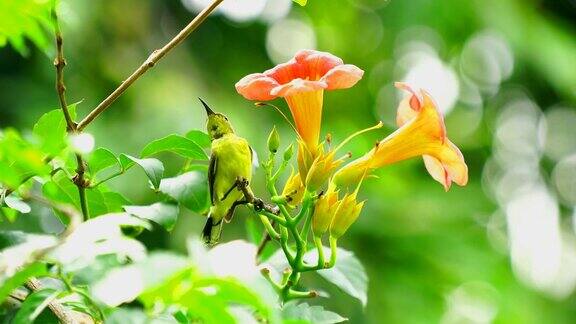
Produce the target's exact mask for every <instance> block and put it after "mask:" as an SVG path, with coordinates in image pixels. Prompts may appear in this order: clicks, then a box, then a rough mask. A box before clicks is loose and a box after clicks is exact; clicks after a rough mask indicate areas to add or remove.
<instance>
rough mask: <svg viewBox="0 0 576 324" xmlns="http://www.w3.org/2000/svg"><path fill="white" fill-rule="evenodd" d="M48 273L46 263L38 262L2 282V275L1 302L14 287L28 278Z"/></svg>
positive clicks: (0, 281)
mask: <svg viewBox="0 0 576 324" xmlns="http://www.w3.org/2000/svg"><path fill="white" fill-rule="evenodd" d="M47 273H48V270H47V269H46V265H45V264H43V263H39V262H36V263H33V264H31V265H29V266H26V267H24V268H23V269H21V270H20V271H18V272H17V273H16V274H14V275H13V276H11V277H10V278H8V279H7V280H5V281H4V282H2V280H1V277H0V303H2V302H3V301H4V300H5V299H6V297H8V295H10V293H11V292H12V291H13V290H14V289H16V288H17V287H19V286H21V285H23V284H24V283H25V282H26V281H27V280H28V278H30V277H38V276H43V275H45V274H47Z"/></svg>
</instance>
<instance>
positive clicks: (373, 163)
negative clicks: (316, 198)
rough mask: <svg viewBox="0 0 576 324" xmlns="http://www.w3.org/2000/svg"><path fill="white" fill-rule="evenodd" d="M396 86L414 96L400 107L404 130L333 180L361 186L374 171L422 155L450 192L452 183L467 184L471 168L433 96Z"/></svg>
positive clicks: (408, 98) (390, 137)
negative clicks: (450, 133) (447, 131)
mask: <svg viewBox="0 0 576 324" xmlns="http://www.w3.org/2000/svg"><path fill="white" fill-rule="evenodd" d="M396 87H398V88H399V89H403V90H406V91H408V92H409V93H410V95H409V96H408V97H406V98H405V99H404V100H402V102H401V103H400V106H399V107H398V115H397V118H396V121H397V123H398V125H399V126H401V127H400V128H399V129H398V130H396V131H395V132H394V133H392V134H390V135H389V136H388V137H386V138H385V139H383V140H382V141H380V142H378V143H377V145H376V147H375V148H374V149H372V150H371V151H370V152H368V153H367V154H365V155H364V156H362V157H360V158H358V159H356V160H355V161H353V162H351V163H349V164H348V165H346V166H345V167H343V168H342V169H340V170H338V172H336V174H335V175H334V178H333V181H334V182H335V183H336V184H339V185H351V184H357V183H359V182H360V181H361V180H362V178H363V177H364V176H365V175H366V174H367V173H369V172H370V171H371V170H373V169H376V168H379V167H382V166H385V165H388V164H392V163H395V162H398V161H402V160H406V159H409V158H412V157H416V156H420V155H421V156H423V158H424V163H425V166H426V169H427V170H428V172H429V173H430V175H431V176H432V177H433V178H434V179H435V180H436V181H438V182H440V183H441V184H442V185H443V186H444V189H445V190H448V189H450V185H451V184H452V182H454V183H456V184H458V185H460V186H463V185H466V183H467V182H468V167H467V166H466V163H465V162H464V157H463V156H462V153H460V150H459V149H458V148H457V147H456V145H454V144H453V143H452V142H450V140H449V139H448V138H447V136H446V128H445V126H444V119H443V118H442V115H441V114H440V112H438V109H437V108H436V105H435V104H434V101H433V100H432V98H431V97H430V95H429V94H428V93H427V92H425V91H423V90H422V91H420V93H419V94H418V93H416V92H415V91H413V90H412V89H411V88H410V87H409V86H408V85H406V84H404V83H396Z"/></svg>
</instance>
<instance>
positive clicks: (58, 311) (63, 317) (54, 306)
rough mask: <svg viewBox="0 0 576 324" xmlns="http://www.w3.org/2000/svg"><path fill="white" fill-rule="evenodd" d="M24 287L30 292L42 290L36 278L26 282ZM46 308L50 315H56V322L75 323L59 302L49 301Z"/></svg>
mask: <svg viewBox="0 0 576 324" xmlns="http://www.w3.org/2000/svg"><path fill="white" fill-rule="evenodd" d="M26 287H28V289H30V290H32V291H38V290H41V289H43V288H44V287H43V285H42V283H40V281H39V280H38V279H36V278H30V279H28V282H26ZM48 308H50V310H51V311H52V313H54V315H56V317H58V320H59V321H60V322H61V323H62V324H74V323H77V322H76V320H75V318H74V316H72V314H70V313H68V311H67V310H66V308H65V307H64V306H62V304H60V302H58V301H57V300H53V301H51V302H50V303H49V304H48Z"/></svg>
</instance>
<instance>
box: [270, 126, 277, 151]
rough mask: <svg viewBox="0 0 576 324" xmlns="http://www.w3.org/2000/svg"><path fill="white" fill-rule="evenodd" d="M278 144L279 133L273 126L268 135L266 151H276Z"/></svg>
mask: <svg viewBox="0 0 576 324" xmlns="http://www.w3.org/2000/svg"><path fill="white" fill-rule="evenodd" d="M279 146H280V135H279V134H278V131H277V130H276V126H274V128H272V131H271V132H270V135H268V151H270V153H276V152H278V147H279Z"/></svg>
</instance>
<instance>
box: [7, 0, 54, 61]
mask: <svg viewBox="0 0 576 324" xmlns="http://www.w3.org/2000/svg"><path fill="white" fill-rule="evenodd" d="M51 4H52V2H51V1H35V0H18V1H0V47H1V46H4V45H6V43H7V42H6V40H8V41H9V42H10V44H11V45H12V47H14V49H15V50H17V51H18V52H19V53H20V54H21V55H23V56H27V55H28V54H29V50H28V47H27V46H26V43H25V39H24V38H28V39H30V40H31V41H32V43H34V45H36V46H37V47H38V48H40V49H41V50H44V51H47V49H48V48H49V47H50V44H51V42H50V41H51V38H50V37H49V36H50V34H51V33H52V25H51V23H50V6H51Z"/></svg>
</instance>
